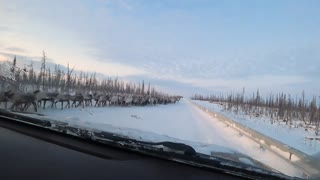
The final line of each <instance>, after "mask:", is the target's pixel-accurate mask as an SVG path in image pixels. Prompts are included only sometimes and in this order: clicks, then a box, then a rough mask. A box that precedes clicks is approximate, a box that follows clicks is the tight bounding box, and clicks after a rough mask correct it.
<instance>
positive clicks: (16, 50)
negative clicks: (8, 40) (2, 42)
mask: <svg viewBox="0 0 320 180" xmlns="http://www.w3.org/2000/svg"><path fill="white" fill-rule="evenodd" d="M4 49H5V50H7V51H10V52H13V53H15V52H16V53H25V52H27V50H26V49H24V48H20V47H6V48H4Z"/></svg>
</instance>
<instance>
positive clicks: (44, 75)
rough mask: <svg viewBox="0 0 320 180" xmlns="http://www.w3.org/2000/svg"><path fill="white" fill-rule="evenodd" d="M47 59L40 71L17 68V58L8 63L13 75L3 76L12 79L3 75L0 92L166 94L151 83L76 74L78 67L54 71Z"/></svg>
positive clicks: (82, 73)
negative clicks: (8, 90) (75, 69)
mask: <svg viewBox="0 0 320 180" xmlns="http://www.w3.org/2000/svg"><path fill="white" fill-rule="evenodd" d="M46 59H47V57H46V54H45V52H43V56H42V60H41V69H40V71H39V70H38V71H37V70H35V69H34V68H33V64H32V63H31V64H30V65H28V67H24V68H21V67H17V66H16V63H17V62H16V61H17V59H16V58H14V60H13V62H7V65H8V66H10V72H2V73H6V74H7V76H10V77H9V78H7V77H4V76H2V77H1V74H0V78H1V84H0V91H4V90H7V89H8V88H10V89H12V90H14V91H20V92H28V91H32V90H35V89H40V90H42V91H46V92H74V91H81V92H89V91H92V92H96V91H107V92H112V93H116V92H117V93H129V94H148V95H152V96H156V95H158V94H162V93H160V92H159V91H157V90H156V89H155V88H154V87H151V86H150V83H149V84H148V85H147V87H146V86H145V83H144V81H142V83H138V84H136V83H131V82H125V81H122V80H119V79H118V78H105V79H99V78H97V77H96V73H91V74H90V73H88V72H83V71H80V72H78V73H76V72H75V71H74V68H71V67H70V65H69V64H68V65H67V70H66V71H65V70H62V69H61V68H60V65H55V67H54V69H50V68H46ZM2 71H4V69H2ZM162 95H164V94H162Z"/></svg>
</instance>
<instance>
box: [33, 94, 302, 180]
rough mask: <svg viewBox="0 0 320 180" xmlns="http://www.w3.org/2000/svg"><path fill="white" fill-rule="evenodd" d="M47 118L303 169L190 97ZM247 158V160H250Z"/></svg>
mask: <svg viewBox="0 0 320 180" xmlns="http://www.w3.org/2000/svg"><path fill="white" fill-rule="evenodd" d="M39 113H43V114H45V115H46V118H50V119H55V120H59V121H63V122H68V123H69V124H72V125H75V126H81V127H86V128H92V129H98V130H103V131H108V132H114V133H118V134H120V135H125V136H129V137H131V138H135V139H142V140H146V141H153V142H157V141H174V142H181V143H185V144H188V145H190V146H192V147H193V148H194V149H195V150H196V151H197V152H200V153H204V154H209V155H210V154H211V152H238V153H242V154H245V155H247V156H250V157H252V158H253V159H255V160H257V161H259V162H261V163H263V164H265V165H267V166H269V167H272V168H274V169H276V170H278V171H280V172H282V173H284V174H287V175H291V176H298V177H301V176H302V171H301V170H299V169H298V168H296V167H294V166H293V165H292V164H290V163H288V162H287V161H285V160H283V159H282V158H280V157H279V156H278V155H276V154H274V153H273V152H271V151H269V150H266V149H261V148H260V146H259V145H258V144H257V143H256V142H254V141H252V140H251V139H249V138H247V137H246V136H241V135H240V134H239V133H238V132H237V131H236V130H234V129H232V128H230V127H227V126H226V124H224V123H223V122H221V121H219V120H217V119H215V118H213V117H211V116H210V115H209V114H207V113H205V112H203V111H202V110H200V109H199V108H197V107H196V106H194V105H193V104H192V103H191V102H190V101H189V100H181V101H180V102H179V103H177V104H168V105H157V106H145V107H135V106H132V107H85V108H80V107H79V108H71V109H64V110H60V109H53V108H47V109H45V110H43V109H39ZM247 161H248V160H247V159H244V160H243V162H244V163H248V162H247Z"/></svg>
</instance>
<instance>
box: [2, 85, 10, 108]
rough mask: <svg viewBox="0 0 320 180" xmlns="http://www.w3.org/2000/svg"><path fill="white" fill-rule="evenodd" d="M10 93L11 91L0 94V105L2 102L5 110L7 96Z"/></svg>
mask: <svg viewBox="0 0 320 180" xmlns="http://www.w3.org/2000/svg"><path fill="white" fill-rule="evenodd" d="M10 93H11V90H9V91H5V92H0V104H1V103H2V102H4V108H5V109H7V106H8V100H9V99H8V96H7V95H8V94H10Z"/></svg>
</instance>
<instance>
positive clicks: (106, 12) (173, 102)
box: [0, 0, 320, 178]
mask: <svg viewBox="0 0 320 180" xmlns="http://www.w3.org/2000/svg"><path fill="white" fill-rule="evenodd" d="M319 8H320V3H319V2H318V1H295V0H290V1H289V0H282V1H276V0H270V1H253V0H244V1H231V0H230V1H228V0H226V1H211V0H186V1H180V0H172V1H167V0H165V1H148V0H135V1H134V0H118V1H116V0H110V1H109V0H108V1H107V0H106V1H103V0H83V1H74V0H70V1H62V0H61V1H36V0H10V1H2V0H0V21H1V24H0V37H1V38H0V82H1V83H0V103H1V104H0V109H1V110H2V112H7V113H8V112H10V113H14V114H19V115H21V116H25V117H34V118H38V119H45V120H50V121H51V122H55V123H56V124H58V125H59V126H62V125H66V126H68V127H77V128H82V129H87V130H92V131H95V132H97V131H103V132H108V133H115V134H118V135H121V137H127V138H131V139H135V140H139V141H142V142H149V143H158V142H176V143H182V144H185V145H188V146H190V147H192V148H193V149H194V150H195V152H196V153H199V154H204V155H210V156H212V157H220V158H223V159H228V160H232V161H237V162H239V163H242V164H244V165H249V166H259V167H260V168H263V169H266V170H269V171H273V172H278V173H282V174H285V175H288V176H292V177H300V178H309V177H319V174H320V172H319V169H320V165H319V159H320V103H319V100H320V99H319V98H320V96H319V95H320V94H319V92H320V83H319V78H318V77H319V75H320V74H319V72H320V63H319V62H320V50H319V47H320V39H319V38H320V37H319V32H320V18H319V11H318V10H319Z"/></svg>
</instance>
